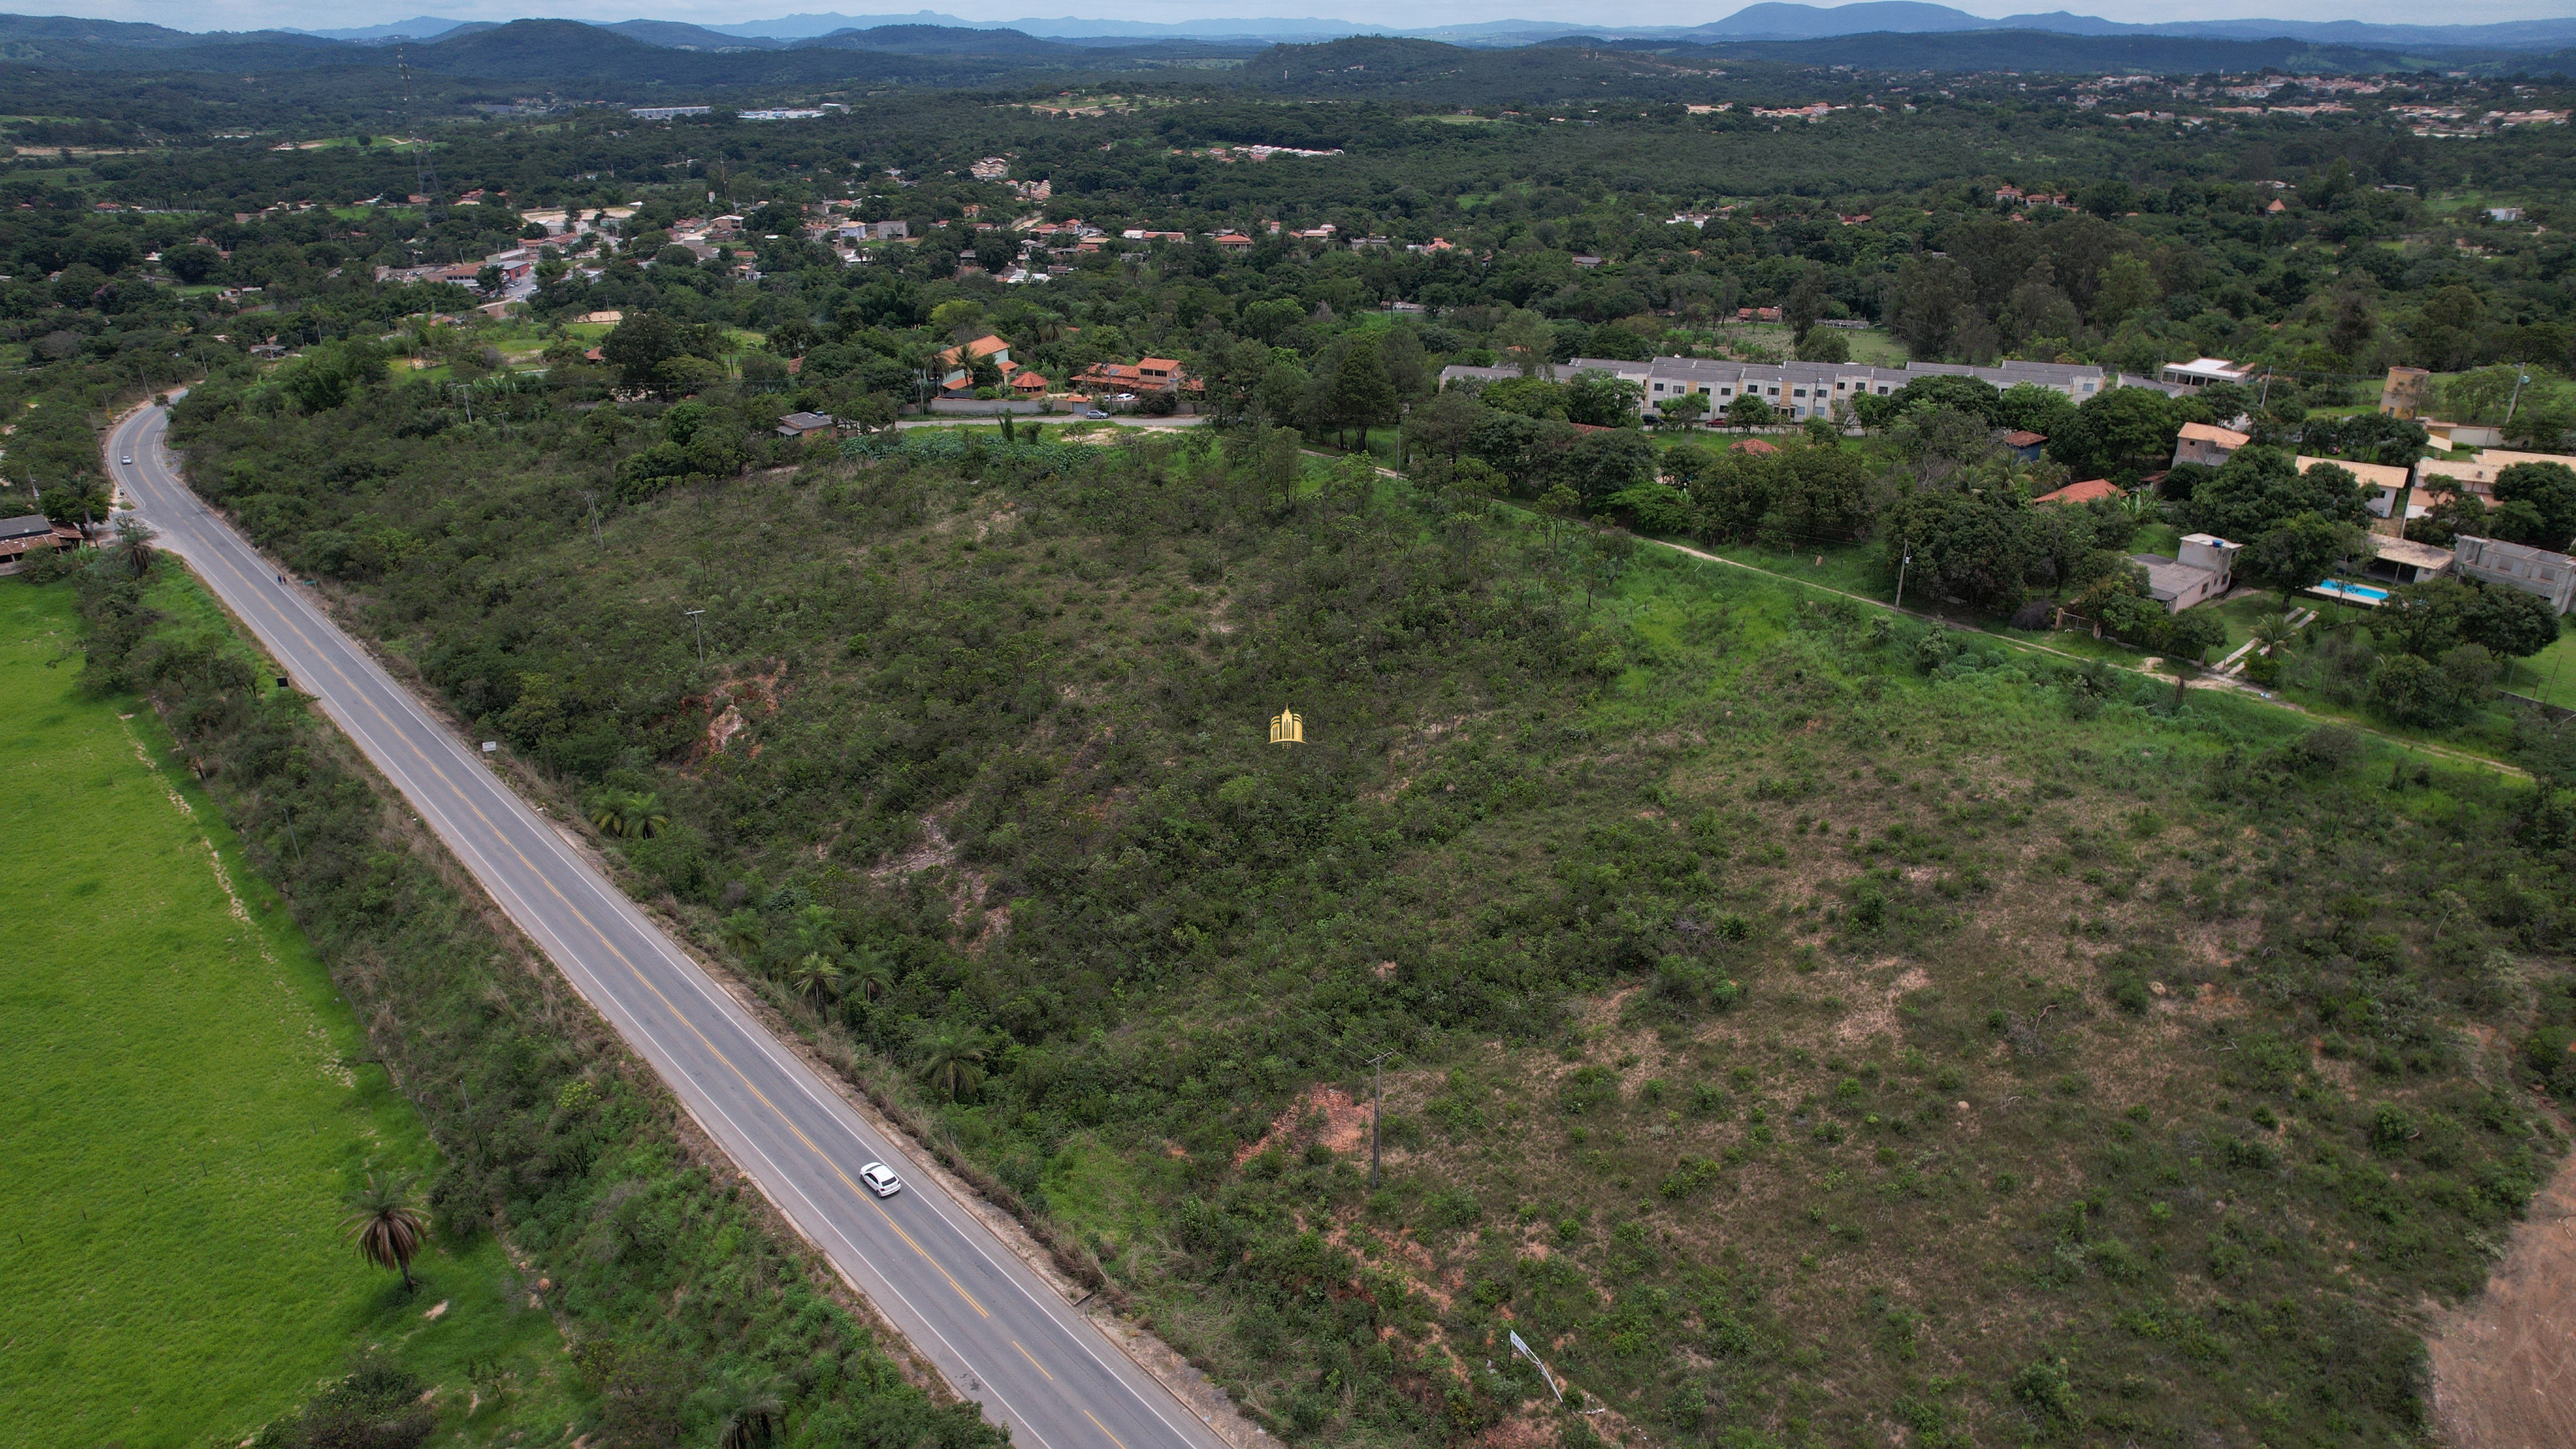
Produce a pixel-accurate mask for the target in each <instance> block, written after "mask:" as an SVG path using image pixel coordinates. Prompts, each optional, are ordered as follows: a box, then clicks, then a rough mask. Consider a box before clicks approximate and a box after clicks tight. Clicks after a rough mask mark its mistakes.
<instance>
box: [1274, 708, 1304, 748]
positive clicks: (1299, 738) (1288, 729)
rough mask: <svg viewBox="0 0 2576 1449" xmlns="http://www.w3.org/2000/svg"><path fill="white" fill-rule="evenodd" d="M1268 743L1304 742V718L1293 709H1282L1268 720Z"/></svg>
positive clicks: (1299, 743) (1297, 743)
mask: <svg viewBox="0 0 2576 1449" xmlns="http://www.w3.org/2000/svg"><path fill="white" fill-rule="evenodd" d="M1270 743H1272V744H1274V745H1302V744H1304V743H1306V719H1305V716H1303V715H1300V714H1299V713H1297V711H1295V710H1293V709H1283V710H1281V711H1279V713H1278V714H1277V715H1276V716H1274V717H1273V718H1272V719H1271V721H1270Z"/></svg>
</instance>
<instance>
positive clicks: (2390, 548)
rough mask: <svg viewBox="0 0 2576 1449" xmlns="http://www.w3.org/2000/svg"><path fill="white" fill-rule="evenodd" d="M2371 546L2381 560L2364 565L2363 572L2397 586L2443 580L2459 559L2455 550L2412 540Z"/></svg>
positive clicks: (2392, 540)
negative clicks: (2375, 548)
mask: <svg viewBox="0 0 2576 1449" xmlns="http://www.w3.org/2000/svg"><path fill="white" fill-rule="evenodd" d="M2371 542H2373V543H2374V544H2376V545H2377V546H2378V556H2377V557H2375V558H2373V559H2372V560H2371V561H2370V562H2369V563H2367V564H2364V565H2363V566H2362V572H2364V573H2366V574H2368V575H2369V576H2370V577H2372V578H2375V579H2386V580H2387V581H2389V582H2390V583H2395V584H2418V583H2422V582H2423V581H2424V580H2426V579H2431V578H2439V577H2441V576H2442V575H2444V574H2447V573H2449V572H2450V571H2451V569H2452V566H2453V564H2454V563H2455V562H2456V561H2457V558H2458V555H2457V553H2456V552H2455V551H2454V549H2450V548H2436V547H2434V546H2433V545H2431V544H2429V543H2417V542H2415V541H2414V540H2413V539H2411V538H2378V539H2373V540H2371Z"/></svg>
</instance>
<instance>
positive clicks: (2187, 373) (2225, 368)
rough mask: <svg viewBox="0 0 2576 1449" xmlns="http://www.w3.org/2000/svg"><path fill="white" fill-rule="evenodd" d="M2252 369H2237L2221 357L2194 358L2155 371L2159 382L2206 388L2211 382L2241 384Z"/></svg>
mask: <svg viewBox="0 0 2576 1449" xmlns="http://www.w3.org/2000/svg"><path fill="white" fill-rule="evenodd" d="M2253 373H2254V369H2252V368H2250V367H2239V366H2237V365H2236V364H2235V363H2233V362H2230V361H2228V360H2227V359H2226V358H2223V357H2195V358H2193V359H2192V360H2191V361H2189V362H2168V363H2166V364H2165V365H2164V366H2162V367H2160V368H2158V369H2156V377H2157V378H2158V379H2159V380H2160V381H2164V382H2172V383H2180V384H2181V385H2182V386H2184V387H2207V386H2208V385H2209V384H2211V383H2213V382H2243V381H2244V380H2245V379H2246V378H2248V377H2251V376H2252V375H2253Z"/></svg>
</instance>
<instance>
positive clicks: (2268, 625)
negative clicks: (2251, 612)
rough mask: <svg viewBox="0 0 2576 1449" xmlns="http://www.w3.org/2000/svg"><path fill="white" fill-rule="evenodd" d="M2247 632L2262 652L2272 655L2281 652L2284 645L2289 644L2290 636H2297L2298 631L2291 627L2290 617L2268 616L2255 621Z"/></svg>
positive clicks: (2280, 615)
mask: <svg viewBox="0 0 2576 1449" xmlns="http://www.w3.org/2000/svg"><path fill="white" fill-rule="evenodd" d="M2245 632H2246V633H2248V634H2250V635H2252V636H2253V638H2254V644H2255V647H2256V648H2258V649H2260V650H2262V651H2263V652H2264V653H2266V654H2270V653H2274V652H2276V651H2277V650H2279V649H2280V648H2281V646H2282V645H2284V644H2287V643H2289V642H2290V636H2292V635H2293V634H2296V633H2297V632H2298V631H2297V630H2296V629H2293V628H2291V627H2290V616H2289V615H2287V614H2266V615H2264V616H2263V617H2262V618H2260V619H2257V620H2255V621H2254V622H2253V624H2252V625H2250V626H2248V627H2247V629H2246V631H2245Z"/></svg>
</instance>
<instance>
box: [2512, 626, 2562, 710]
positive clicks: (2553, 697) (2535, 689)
mask: <svg viewBox="0 0 2576 1449" xmlns="http://www.w3.org/2000/svg"><path fill="white" fill-rule="evenodd" d="M2504 687H2505V688H2506V689H2509V690H2511V691H2513V692H2514V693H2516V694H2519V695H2525V696H2528V697H2529V698H2532V699H2537V700H2541V701H2543V702H2545V703H2549V704H2554V705H2559V706H2562V707H2564V708H2567V709H2576V634H2570V633H2566V632H2563V631H2562V632H2561V633H2560V634H2559V636H2558V642H2557V643H2555V644H2552V645H2550V646H2549V647H2548V648H2546V649H2543V650H2541V651H2540V652H2539V653H2538V654H2535V655H2533V656H2532V657H2531V658H2529V659H2521V660H2516V661H2515V662H2514V666H2513V671H2512V674H2511V675H2510V677H2508V678H2507V679H2506V680H2505V681H2504Z"/></svg>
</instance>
